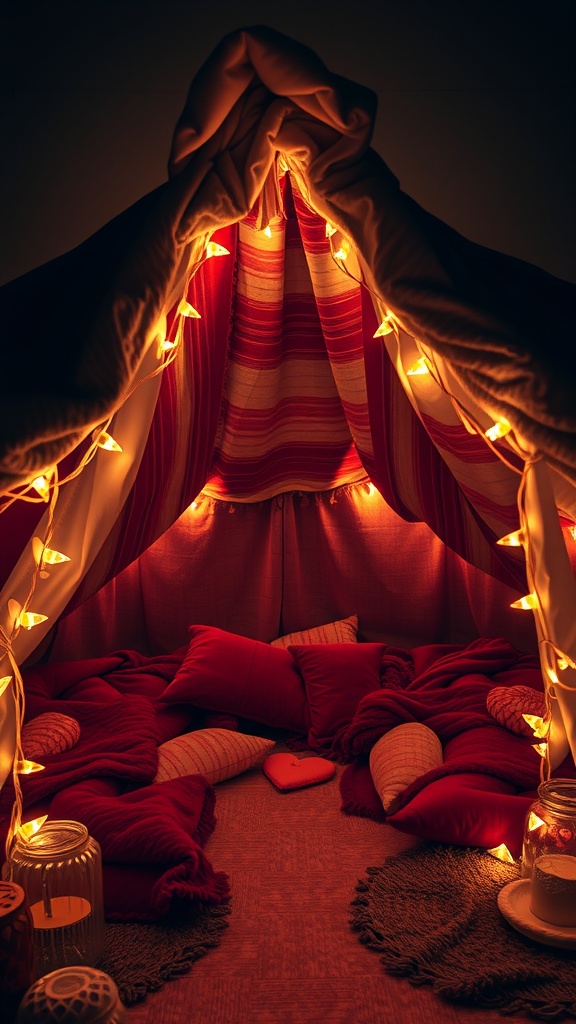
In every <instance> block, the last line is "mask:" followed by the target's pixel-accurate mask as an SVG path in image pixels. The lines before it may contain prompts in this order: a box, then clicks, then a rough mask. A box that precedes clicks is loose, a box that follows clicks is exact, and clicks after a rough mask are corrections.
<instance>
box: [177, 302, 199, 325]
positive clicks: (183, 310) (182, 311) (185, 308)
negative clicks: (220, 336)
mask: <svg viewBox="0 0 576 1024" xmlns="http://www.w3.org/2000/svg"><path fill="white" fill-rule="evenodd" d="M176 312H177V313H178V314H179V316H188V317H190V318H191V319H192V320H201V319H202V317H201V315H200V313H199V312H198V310H197V309H194V306H192V305H191V304H190V303H189V302H188V301H187V300H186V299H182V300H181V302H180V303H179V305H178V309H177V311H176Z"/></svg>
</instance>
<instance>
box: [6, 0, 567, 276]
mask: <svg viewBox="0 0 576 1024" xmlns="http://www.w3.org/2000/svg"><path fill="white" fill-rule="evenodd" d="M258 23H261V24H267V25H270V26H272V27H273V28H275V29H277V30H279V31H281V32H284V33H286V34H287V35H290V36H293V37H294V38H296V39H298V40H299V41H300V42H303V43H305V44H307V45H308V46H310V47H312V48H313V49H314V50H315V51H316V52H317V53H318V54H319V56H320V57H321V58H322V59H323V60H324V62H325V63H326V64H327V65H328V67H329V68H330V69H331V70H333V71H335V72H337V73H339V74H342V75H344V76H346V77H348V78H352V79H354V80H356V81H358V82H361V83H362V84H364V85H367V86H370V87H371V88H372V89H374V90H375V91H376V92H377V93H378V97H379V113H378V120H377V126H376V132H375V136H374V147H375V149H377V150H378V152H379V153H380V154H381V156H382V157H383V158H384V159H385V160H386V162H387V163H388V164H389V166H390V167H391V168H392V170H393V171H394V173H395V174H396V175H397V176H398V177H399V178H400V182H401V185H402V187H403V189H404V190H405V191H406V192H408V193H409V194H410V195H412V196H413V197H414V198H415V199H416V200H417V201H418V202H419V203H421V204H422V205H423V206H424V207H426V209H428V210H430V211H431V212H432V213H434V214H435V215H436V216H438V217H440V218H442V219H443V220H445V221H447V222H448V223H449V224H451V225H452V226H453V227H455V228H456V229H457V230H459V231H461V232H462V233H463V234H465V235H466V236H467V237H469V238H471V239H473V240H475V241H477V242H480V243H482V244H484V245H488V246H490V247H492V248H495V249H498V250H500V251H502V252H506V253H510V254H512V255H515V256H518V257H520V258H522V259H526V260H528V261H530V262H531V263H535V264H537V265H539V266H541V267H543V268H544V269H546V270H548V271H550V272H551V273H553V274H556V275H558V276H560V277H564V278H566V279H570V280H574V281H576V246H575V244H574V243H575V237H576V232H575V225H576V203H575V186H574V182H575V181H576V158H575V155H576V145H575V123H576V102H575V84H576V83H575V71H574V68H575V67H576V61H575V53H576V0H542V2H536V0H523V2H521V3H520V2H518V0H439V2H437V3H433V2H428V0H350V2H349V3H346V4H344V3H342V2H341V0H332V2H327V0H286V2H285V3H279V2H278V0H268V2H266V3H265V2H262V0H246V2H244V3H241V2H235V3H233V2H230V0H220V2H216V0H205V2H204V3H201V4H200V3H196V2H187V3H186V2H183V0H163V2H160V0H54V2H51V0H2V2H1V3H0V32H1V37H0V38H1V43H0V50H1V64H2V67H1V75H2V77H1V104H0V106H1V124H2V127H1V131H2V156H1V158H0V164H1V189H2V193H1V195H2V200H1V207H2V224H1V254H0V255H1V265H0V280H1V281H6V280H9V279H11V278H13V277H16V276H18V275H20V274H22V273H24V272H25V271H27V270H29V269H31V268H32V267H34V266H37V265H39V264H40V263H43V262H45V261H46V260H48V259H51V258H52V257H54V256H56V255H58V254H59V253H61V252H64V251H66V250H67V249H70V248H72V247H73V246H74V245H76V244H77V243H78V242H80V241H82V240H83V239H84V238H86V237H87V236H88V235H89V234H91V233H92V232H93V231H95V230H96V229H97V228H98V227H100V226H101V225H102V224H103V223H105V222H106V221H107V220H109V219H110V218H111V217H113V216H114V215H115V214H116V213H118V212H120V211H121V210H122V209H124V208H125V207H127V206H129V205H130V204H131V203H132V202H134V201H135V200H136V199H138V198H139V197H140V196H141V195H143V194H144V193H146V192H148V191H150V190H151V189H152V188H154V187H155V186H156V185H158V184H160V183H161V182H162V181H163V180H164V179H165V177H166V161H167V157H168V152H169V148H170V139H171V135H172V131H173V128H174V125H175V122H176V119H177V117H178V115H179V113H180V110H181V108H182V106H183V103H184V99H185V96H186V92H187V89H188V85H189V82H190V80H191V78H192V76H193V75H194V73H195V71H196V70H197V69H198V67H199V66H200V65H201V64H202V62H203V61H204V60H205V59H206V57H207V56H208V55H209V53H210V52H211V50H212V49H213V47H214V46H215V45H216V44H217V43H218V42H219V40H220V39H221V37H222V36H223V35H225V34H226V33H227V32H230V31H232V30H234V29H236V28H240V27H243V26H249V25H253V24H258Z"/></svg>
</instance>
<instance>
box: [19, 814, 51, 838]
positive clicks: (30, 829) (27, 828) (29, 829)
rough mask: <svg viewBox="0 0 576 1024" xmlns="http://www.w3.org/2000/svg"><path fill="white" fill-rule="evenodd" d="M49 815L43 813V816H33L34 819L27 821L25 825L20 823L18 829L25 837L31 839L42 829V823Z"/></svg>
mask: <svg viewBox="0 0 576 1024" xmlns="http://www.w3.org/2000/svg"><path fill="white" fill-rule="evenodd" d="M47 818H48V815H47V814H43V815H42V817H41V818H32V821H26V822H25V823H24V824H23V825H20V828H19V829H18V831H19V833H20V835H21V836H22V838H23V839H30V838H31V837H32V836H35V835H36V833H37V832H39V831H40V829H41V828H42V825H43V824H44V822H45V821H46V820H47Z"/></svg>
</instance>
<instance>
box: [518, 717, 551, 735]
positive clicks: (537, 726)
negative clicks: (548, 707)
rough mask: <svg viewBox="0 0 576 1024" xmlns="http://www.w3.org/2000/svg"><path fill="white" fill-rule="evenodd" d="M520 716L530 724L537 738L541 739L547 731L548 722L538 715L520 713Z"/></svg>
mask: <svg viewBox="0 0 576 1024" xmlns="http://www.w3.org/2000/svg"><path fill="white" fill-rule="evenodd" d="M522 718H523V719H524V721H525V722H526V724H527V725H529V726H530V728H531V729H532V732H533V733H534V735H535V736H537V737H538V739H542V737H543V736H546V733H547V732H548V722H545V721H544V719H543V718H541V716H540V715H522Z"/></svg>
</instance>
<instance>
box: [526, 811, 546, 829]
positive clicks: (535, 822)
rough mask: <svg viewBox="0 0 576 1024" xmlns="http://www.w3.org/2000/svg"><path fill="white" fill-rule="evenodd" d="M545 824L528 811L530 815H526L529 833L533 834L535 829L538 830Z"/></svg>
mask: <svg viewBox="0 0 576 1024" xmlns="http://www.w3.org/2000/svg"><path fill="white" fill-rule="evenodd" d="M545 824H546V822H545V821H542V818H539V817H538V815H537V814H534V811H530V814H529V815H528V831H529V832H534V831H535V830H536V829H537V828H540V826H541V825H545Z"/></svg>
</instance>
